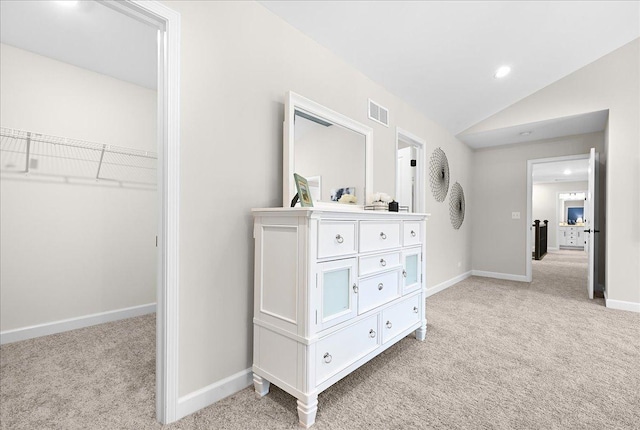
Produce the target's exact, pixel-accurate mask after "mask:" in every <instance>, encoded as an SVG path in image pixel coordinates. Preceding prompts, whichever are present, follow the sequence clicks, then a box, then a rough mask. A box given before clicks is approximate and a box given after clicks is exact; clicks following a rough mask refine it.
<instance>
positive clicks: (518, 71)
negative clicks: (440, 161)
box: [261, 1, 640, 135]
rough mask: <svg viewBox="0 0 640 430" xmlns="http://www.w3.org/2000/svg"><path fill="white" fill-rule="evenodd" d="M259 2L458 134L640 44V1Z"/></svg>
mask: <svg viewBox="0 0 640 430" xmlns="http://www.w3.org/2000/svg"><path fill="white" fill-rule="evenodd" d="M261 3H262V4H263V5H264V6H265V7H267V8H268V9H269V10H271V11H272V12H274V13H275V14H277V15H279V16H280V17H282V19H284V20H285V21H287V22H288V23H290V24H291V25H293V26H294V27H296V28H298V29H299V30H300V31H302V32H303V33H305V34H307V35H308V36H310V37H311V38H313V39H315V40H316V41H318V42H319V43H320V44H321V45H324V46H325V47H327V48H328V49H330V50H331V51H333V52H335V53H336V54H337V55H338V56H339V57H342V58H343V59H344V60H345V61H346V62H348V63H350V64H351V65H353V66H355V67H356V68H357V69H359V70H361V71H362V72H363V73H364V74H365V75H367V76H369V77H370V78H372V79H373V80H374V81H376V82H378V83H380V84H381V85H382V86H384V87H385V88H387V89H389V90H390V91H391V92H392V93H394V94H396V95H397V96H399V97H400V98H402V99H404V100H405V101H407V102H408V103H409V104H411V105H413V106H414V107H416V108H417V109H418V110H420V111H422V112H423V113H424V114H425V116H427V117H428V118H430V119H433V120H435V121H436V122H438V123H440V124H441V125H443V126H444V127H445V128H447V129H448V130H449V131H450V132H451V133H452V134H454V135H456V134H458V133H460V132H462V131H464V130H465V129H467V128H468V127H470V126H472V125H474V124H476V123H478V122H480V121H481V120H483V119H485V118H487V117H489V116H491V115H492V114H494V113H496V112H498V111H500V110H502V109H504V108H506V107H508V106H510V105H511V104H513V103H515V102H517V101H518V100H520V99H522V98H524V97H526V96H528V95H530V94H532V93H534V92H536V91H537V90H539V89H541V88H543V87H545V86H547V85H549V84H551V83H552V82H555V81H557V80H558V79H560V78H562V77H564V76H566V75H568V74H570V73H572V72H574V71H576V70H578V69H579V68H581V67H583V66H585V65H587V64H589V63H591V62H593V61H595V60H597V59H598V58H600V57H602V56H603V55H605V54H607V53H609V52H611V51H613V50H615V49H617V48H619V47H620V46H622V45H624V44H626V43H627V42H630V41H631V40H633V39H635V38H637V37H639V36H640V7H639V4H640V3H639V2H637V1H633V2H616V1H586V2H585V1H544V2H543V1H531V2H528V1H456V2H453V1H261ZM503 64H506V65H509V66H511V68H512V72H511V74H510V75H509V76H508V77H506V78H504V79H502V80H496V79H494V77H493V74H494V72H495V70H496V69H497V68H498V67H499V66H501V65H503ZM380 102H381V103H383V104H384V101H383V100H380ZM391 115H393V112H391Z"/></svg>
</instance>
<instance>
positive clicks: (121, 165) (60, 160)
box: [0, 127, 158, 187]
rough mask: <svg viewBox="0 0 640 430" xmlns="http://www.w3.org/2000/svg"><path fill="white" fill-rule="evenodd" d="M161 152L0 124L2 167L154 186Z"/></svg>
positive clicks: (10, 171)
mask: <svg viewBox="0 0 640 430" xmlns="http://www.w3.org/2000/svg"><path fill="white" fill-rule="evenodd" d="M157 160H158V154H157V153H156V152H151V151H143V150H139V149H134V148H126V147H121V146H115V145H108V144H103V143H95V142H87V141H83V140H78V139H71V138H67V137H58V136H49V135H46V134H41V133H35V132H31V131H24V130H17V129H12V128H7V127H0V171H1V172H2V173H3V174H28V175H37V176H38V177H43V178H46V177H49V178H56V177H62V178H64V179H65V180H66V181H69V180H87V179H93V180H95V181H100V182H102V181H107V182H111V183H115V184H119V185H126V184H131V185H144V186H154V187H155V185H156V183H157V174H156V170H157Z"/></svg>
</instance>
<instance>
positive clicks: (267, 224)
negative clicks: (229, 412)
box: [253, 208, 427, 427]
mask: <svg viewBox="0 0 640 430" xmlns="http://www.w3.org/2000/svg"><path fill="white" fill-rule="evenodd" d="M253 214H254V238H255V293H254V319H253V322H254V343H253V375H254V376H253V379H254V385H255V390H256V394H257V395H258V396H264V395H266V394H267V393H268V392H269V385H270V384H271V383H273V384H275V385H277V386H278V387H280V388H281V389H283V390H284V391H286V392H288V393H289V394H291V395H293V396H295V397H296V398H297V399H298V417H299V420H300V424H301V425H302V426H304V427H309V426H311V425H312V424H313V423H314V422H315V416H316V411H317V407H318V394H319V393H320V392H322V391H323V390H325V389H327V388H328V387H330V386H331V385H332V384H334V383H335V382H337V381H338V380H340V379H341V378H343V377H345V376H347V375H348V374H349V373H351V372H352V371H354V370H355V369H357V368H358V367H360V366H361V365H363V364H364V363H366V362H367V361H369V360H371V359H372V358H373V357H375V356H376V355H378V354H380V353H381V352H382V351H384V350H385V349H387V348H388V347H390V346H392V345H393V344H395V343H396V342H398V341H400V340H401V339H403V338H404V337H406V336H407V335H408V334H410V333H411V332H415V336H416V338H417V339H418V340H424V338H425V335H426V327H427V320H426V315H425V292H424V272H425V267H426V265H425V258H424V255H425V249H426V248H425V237H424V232H425V228H424V226H425V222H426V215H424V214H413V213H393V212H382V213H381V212H373V211H353V210H349V211H345V210H342V211H341V210H335V209H330V210H326V209H321V208H274V209H254V211H253ZM398 365H401V363H399V364H398Z"/></svg>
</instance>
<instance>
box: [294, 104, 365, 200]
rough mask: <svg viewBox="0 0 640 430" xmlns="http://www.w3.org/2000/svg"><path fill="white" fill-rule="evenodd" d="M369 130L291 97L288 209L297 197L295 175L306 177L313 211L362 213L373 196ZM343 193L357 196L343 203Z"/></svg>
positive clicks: (317, 105) (326, 109)
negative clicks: (329, 208)
mask: <svg viewBox="0 0 640 430" xmlns="http://www.w3.org/2000/svg"><path fill="white" fill-rule="evenodd" d="M372 137H373V132H372V130H371V128H369V127H367V126H365V125H363V124H360V123H359V122H356V121H354V120H352V119H351V118H348V117H346V116H344V115H342V114H339V113H337V112H335V111H332V110H331V109H328V108H326V107H324V106H322V105H320V104H318V103H316V102H314V101H311V100H309V99H307V98H305V97H302V96H300V95H299V94H296V93H294V92H288V93H287V95H286V101H285V120H284V150H283V157H284V160H283V169H282V170H283V181H282V184H283V196H282V204H283V206H284V207H289V206H290V203H291V199H292V198H293V196H294V195H295V194H296V187H295V183H294V180H293V174H294V173H297V174H299V175H301V176H303V177H305V178H306V179H307V181H308V183H309V190H310V192H311V197H312V199H313V204H314V206H318V207H323V206H332V207H335V206H333V205H340V206H341V207H345V208H354V209H357V208H359V209H362V207H363V206H364V205H365V203H366V197H367V193H371V192H372V182H373V181H372V178H373V168H372V165H373V163H372V159H373V156H372V145H373V141H372ZM342 194H352V195H354V194H355V196H356V197H357V199H358V200H357V203H356V204H341V203H338V201H337V200H339V199H340V197H341V196H342Z"/></svg>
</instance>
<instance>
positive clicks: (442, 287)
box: [425, 270, 471, 297]
mask: <svg viewBox="0 0 640 430" xmlns="http://www.w3.org/2000/svg"><path fill="white" fill-rule="evenodd" d="M470 276H471V270H469V271H468V272H466V273H463V274H461V275H458V276H456V277H455V278H451V279H449V280H447V281H444V282H441V283H439V284H438V285H436V286H435V287H431V288H427V291H426V294H425V297H429V296H433V295H434V294H435V293H439V292H440V291H442V290H445V289H447V288H449V287H451V286H453V285H455V284H457V283H458V282H460V281H464V280H465V279H467V278H468V277H470Z"/></svg>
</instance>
